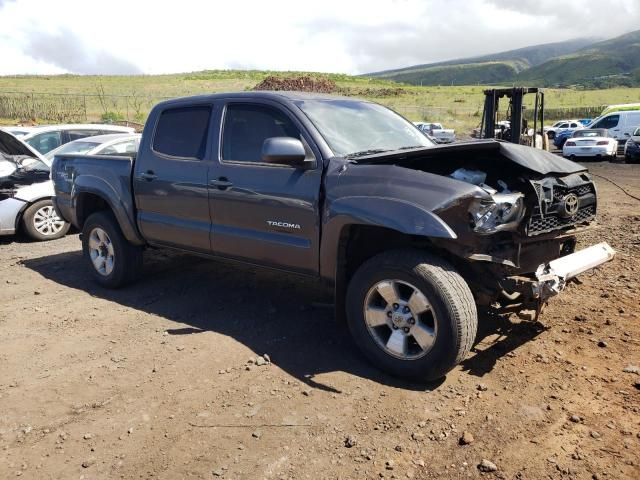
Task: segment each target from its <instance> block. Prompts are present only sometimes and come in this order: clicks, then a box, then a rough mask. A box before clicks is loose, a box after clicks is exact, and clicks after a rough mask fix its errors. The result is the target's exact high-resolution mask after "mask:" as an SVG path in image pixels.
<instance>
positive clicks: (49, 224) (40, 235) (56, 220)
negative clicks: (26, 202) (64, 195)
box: [22, 198, 71, 241]
mask: <svg viewBox="0 0 640 480" xmlns="http://www.w3.org/2000/svg"><path fill="white" fill-rule="evenodd" d="M22 226H23V229H24V231H25V232H26V234H27V235H29V237H31V238H32V239H33V240H38V241H43V240H54V239H56V238H61V237H64V236H65V235H66V234H67V232H68V231H69V228H70V227H71V225H70V224H69V223H67V222H65V221H64V220H63V219H61V218H60V217H59V216H58V214H57V213H56V211H55V209H54V208H53V203H51V199H48V198H45V199H43V200H38V201H37V202H35V203H33V204H32V205H30V206H29V207H28V208H27V209H26V210H25V212H24V215H23V217H22Z"/></svg>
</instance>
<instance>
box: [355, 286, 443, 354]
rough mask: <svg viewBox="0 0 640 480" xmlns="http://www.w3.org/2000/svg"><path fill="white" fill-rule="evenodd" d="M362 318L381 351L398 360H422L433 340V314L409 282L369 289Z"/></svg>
mask: <svg viewBox="0 0 640 480" xmlns="http://www.w3.org/2000/svg"><path fill="white" fill-rule="evenodd" d="M364 317H365V321H366V323H367V329H368V330H369V334H370V335H371V336H372V337H373V339H374V340H375V341H376V342H377V343H378V345H379V346H380V348H382V349H383V350H385V351H386V352H387V353H388V354H389V355H392V356H394V357H398V358H400V359H407V360H413V359H417V358H420V357H422V356H424V355H425V354H426V353H427V352H428V351H429V350H431V347H432V346H433V344H434V342H435V340H436V334H437V325H438V323H437V318H436V314H435V312H434V310H433V308H432V307H431V304H430V303H429V300H427V297H425V296H424V294H423V293H422V292H421V291H420V290H418V288H417V287H415V286H414V285H412V284H410V283H408V282H403V281H401V280H383V281H382V282H378V283H377V284H375V285H374V286H373V287H371V289H370V290H369V292H368V293H367V297H366V299H365V306H364Z"/></svg>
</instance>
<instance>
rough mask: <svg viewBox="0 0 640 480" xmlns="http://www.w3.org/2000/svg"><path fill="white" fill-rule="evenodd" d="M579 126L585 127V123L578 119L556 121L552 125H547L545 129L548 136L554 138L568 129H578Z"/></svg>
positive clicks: (550, 138)
mask: <svg viewBox="0 0 640 480" xmlns="http://www.w3.org/2000/svg"><path fill="white" fill-rule="evenodd" d="M579 128H584V125H582V124H581V123H580V122H579V121H578V120H568V121H566V122H556V123H554V124H553V126H551V127H545V128H544V131H545V133H546V134H547V137H549V140H553V139H554V138H555V137H556V135H558V134H559V133H562V132H564V131H566V130H577V129H579Z"/></svg>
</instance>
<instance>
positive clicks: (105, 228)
mask: <svg viewBox="0 0 640 480" xmlns="http://www.w3.org/2000/svg"><path fill="white" fill-rule="evenodd" d="M82 253H83V255H84V258H85V261H86V262H87V265H88V267H89V270H90V271H91V273H92V275H93V278H94V279H95V281H96V282H98V283H99V284H100V285H102V286H103V287H107V288H119V287H121V286H123V285H126V284H127V283H130V282H132V281H134V280H135V279H136V278H137V277H138V275H139V273H140V271H141V269H142V248H141V247H138V246H135V245H131V244H130V243H129V242H128V241H127V239H126V238H125V237H124V235H123V234H122V231H121V230H120V226H119V225H118V222H117V221H116V219H115V217H114V216H113V214H112V213H111V212H107V211H102V212H96V213H93V214H91V215H90V216H89V218H87V220H86V222H85V223H84V227H83V229H82Z"/></svg>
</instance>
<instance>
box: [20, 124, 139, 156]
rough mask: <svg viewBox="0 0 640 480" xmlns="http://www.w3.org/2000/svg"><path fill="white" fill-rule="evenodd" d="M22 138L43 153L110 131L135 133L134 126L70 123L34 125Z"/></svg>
mask: <svg viewBox="0 0 640 480" xmlns="http://www.w3.org/2000/svg"><path fill="white" fill-rule="evenodd" d="M32 128H33V130H31V131H30V132H29V133H27V134H26V135H24V136H22V137H20V140H22V141H23V142H25V143H26V144H28V145H29V146H30V147H32V148H33V149H34V150H36V151H37V152H40V153H42V154H43V155H44V154H45V153H47V152H50V151H51V150H53V149H55V148H58V147H59V146H60V145H64V144H65V143H69V142H72V141H73V140H77V139H79V138H86V137H93V136H96V135H105V134H109V133H135V129H134V128H132V127H121V126H119V125H101V124H90V123H89V124H75V125H74V124H69V125H47V126H45V127H32Z"/></svg>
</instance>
